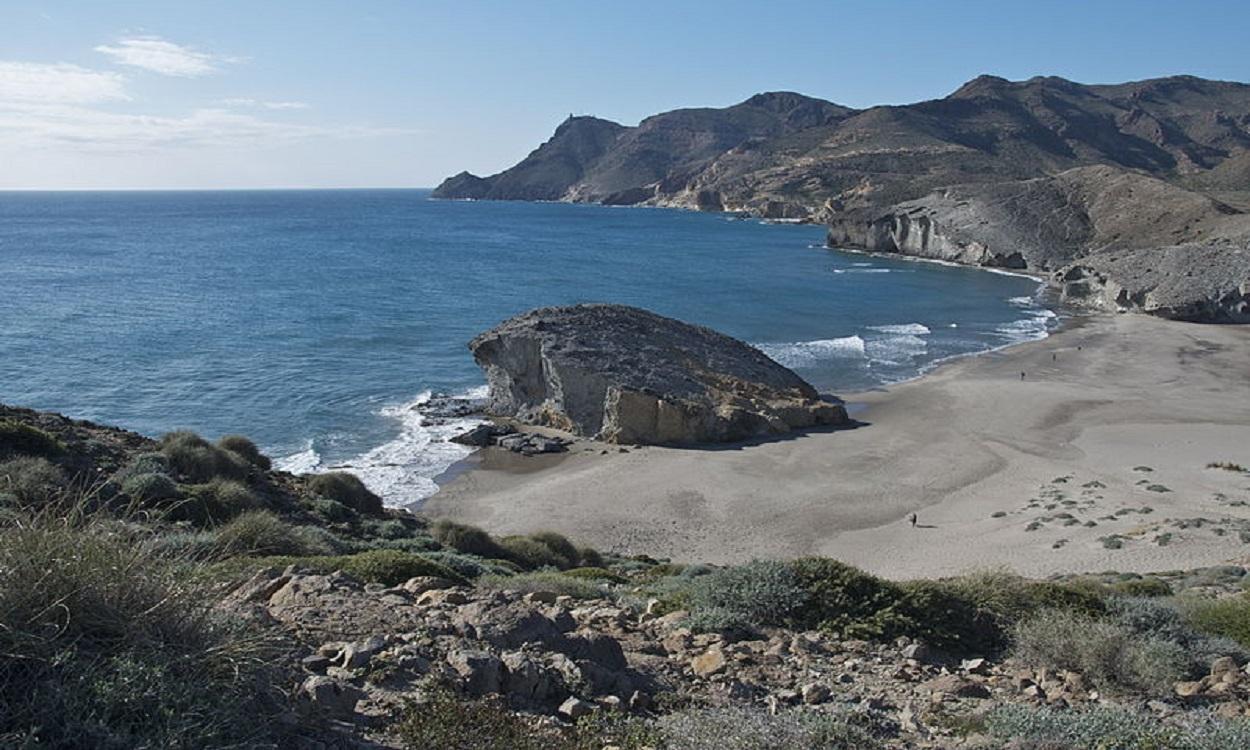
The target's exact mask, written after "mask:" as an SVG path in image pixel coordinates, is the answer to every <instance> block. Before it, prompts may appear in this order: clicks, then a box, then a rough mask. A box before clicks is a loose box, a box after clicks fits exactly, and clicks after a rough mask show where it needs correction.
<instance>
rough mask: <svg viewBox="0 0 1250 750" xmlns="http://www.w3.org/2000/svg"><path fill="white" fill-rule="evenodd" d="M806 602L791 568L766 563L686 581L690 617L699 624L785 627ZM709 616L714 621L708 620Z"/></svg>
mask: <svg viewBox="0 0 1250 750" xmlns="http://www.w3.org/2000/svg"><path fill="white" fill-rule="evenodd" d="M810 599H811V594H810V592H809V590H808V589H807V587H805V586H804V581H803V579H802V578H801V577H800V576H798V575H797V574H796V573H795V570H794V569H793V568H792V567H791V566H789V565H787V564H785V563H780V562H775V561H769V560H756V561H754V562H750V563H747V564H746V565H737V566H734V567H730V568H721V569H719V570H716V571H715V572H713V573H710V574H709V575H706V576H702V577H700V578H695V579H691V581H690V607H691V616H692V617H694V618H695V622H696V623H702V624H709V623H710V622H728V621H731V620H732V621H734V622H735V623H736V624H737V625H738V626H744V627H749V628H754V627H761V626H764V625H785V624H788V623H790V622H793V621H794V620H796V619H797V618H800V617H801V616H802V614H803V612H804V610H805V608H806V607H807V606H808V603H809V601H810ZM700 613H706V614H700ZM711 615H715V619H714V620H709V619H708V618H709V617H710V616H711Z"/></svg>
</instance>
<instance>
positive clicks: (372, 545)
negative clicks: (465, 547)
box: [358, 536, 456, 554]
mask: <svg viewBox="0 0 1250 750" xmlns="http://www.w3.org/2000/svg"><path fill="white" fill-rule="evenodd" d="M358 545H359V546H360V550H359V551H361V552H363V551H365V550H367V549H397V550H399V551H401V552H434V551H436V550H439V549H441V547H440V546H439V544H438V542H436V541H434V540H433V539H431V538H430V537H428V536H410V537H405V538H404V539H368V540H365V541H364V542H360V543H358ZM450 554H456V553H450Z"/></svg>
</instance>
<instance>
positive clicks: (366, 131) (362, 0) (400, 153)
mask: <svg viewBox="0 0 1250 750" xmlns="http://www.w3.org/2000/svg"><path fill="white" fill-rule="evenodd" d="M0 19H2V20H0V189H65V188H75V189H113V188H118V189H132V188H159V189H166V188H274V187H293V188H294V187H311V188H324V187H431V186H434V185H436V184H437V183H438V182H439V181H441V180H442V179H443V178H444V177H446V176H448V175H451V174H454V173H457V172H459V171H461V170H468V171H471V172H474V173H476V174H491V173H494V172H497V171H499V170H501V169H504V168H506V167H508V166H510V165H511V164H513V163H515V162H516V161H518V160H520V159H521V158H523V157H524V156H525V155H526V154H527V153H528V152H529V151H530V150H532V149H533V148H534V147H535V146H537V145H538V144H539V143H541V142H542V141H544V140H545V139H546V138H548V137H549V136H550V134H551V132H552V130H553V129H554V128H555V126H556V125H558V124H559V123H560V122H561V121H562V120H563V119H564V118H565V117H567V116H568V115H569V114H573V113H576V114H593V115H596V116H599V117H605V118H608V119H611V120H616V121H618V122H621V123H624V124H629V125H633V124H636V123H637V122H638V121H639V120H640V119H642V118H643V117H646V116H647V115H650V114H654V113H656V112H662V111H665V110H669V109H674V108H678V107H690V106H726V105H729V104H733V103H735V102H738V101H741V100H743V99H746V98H747V97H749V96H751V95H752V94H754V93H758V92H760V91H780V90H789V91H799V92H801V93H805V94H808V95H811V96H818V97H821V98H825V99H829V100H832V101H835V102H838V103H840V104H844V105H848V106H854V107H867V106H872V105H876V104H902V103H908V102H913V101H919V100H922V99H932V98H938V97H941V96H945V95H946V94H948V93H950V92H951V91H953V90H955V89H956V88H958V86H959V85H960V84H961V83H963V82H964V81H967V80H969V79H971V78H974V77H976V76H977V75H979V74H982V73H989V74H993V75H999V76H1002V77H1004V78H1009V79H1013V80H1015V79H1023V78H1028V77H1031V76H1034V75H1058V76H1063V77H1065V78H1069V79H1072V80H1076V81H1080V82H1084V83H1113V82H1120V81H1126V80H1137V79H1142V78H1152V77H1157V76H1165V75H1175V74H1181V73H1187V74H1191V75H1198V76H1203V77H1209V78H1218V79H1224V80H1236V81H1243V82H1246V81H1250V54H1246V49H1247V41H1248V36H1247V35H1248V33H1250V3H1248V2H1245V0H1240V1H1239V2H1222V1H1220V2H1216V1H1210V2H1193V1H1189V2H1184V3H1180V2H1175V0H1171V1H1170V2H1158V1H1156V0H1123V1H1112V0H1106V1H1103V2H1098V1H1097V0H1085V1H1084V2H1069V1H1068V0H1048V1H1047V2H1037V1H1036V0H1032V1H1030V2H1016V1H1014V0H996V1H995V2H983V1H982V0H963V1H959V0H947V1H946V2H940V1H939V0H930V1H928V2H923V1H920V0H916V1H910V0H876V1H875V2H839V1H836V0H824V1H821V0H806V1H800V0H771V1H770V2H763V3H761V2H758V0H756V1H754V2H737V1H736V0H722V1H720V2H683V1H682V0H667V2H651V1H650V0H636V1H635V2H616V3H607V2H598V1H596V0H581V1H580V2H573V1H570V2H562V1H554V0H553V1H550V2H547V1H544V0H524V1H522V0H515V1H514V2H489V1H486V0H480V1H479V0H456V1H454V2H441V1H438V0H429V1H426V0H355V1H354V2H319V1H317V0H299V1H298V2H294V1H291V2H288V1H287V0H248V1H247V2H238V1H236V0H213V1H212V2H198V1H193V0H177V1H173V2H171V1H170V0H161V1H160V2H156V1H134V2H110V1H108V0H91V1H87V0H82V1H79V2H62V1H56V0H47V1H44V0H0Z"/></svg>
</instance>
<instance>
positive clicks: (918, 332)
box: [868, 323, 933, 336]
mask: <svg viewBox="0 0 1250 750" xmlns="http://www.w3.org/2000/svg"><path fill="white" fill-rule="evenodd" d="M868 330H870V331H877V332H878V333H899V334H907V335H910V336H923V335H925V334H926V333H933V331H931V330H929V326H927V325H924V324H923V323H901V324H898V325H888V326H868Z"/></svg>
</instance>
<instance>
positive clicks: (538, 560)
mask: <svg viewBox="0 0 1250 750" xmlns="http://www.w3.org/2000/svg"><path fill="white" fill-rule="evenodd" d="M498 545H499V547H500V548H501V549H502V551H503V554H502V557H506V558H507V559H509V560H512V561H513V562H515V563H516V564H517V565H520V566H521V567H522V568H524V569H525V570H539V569H542V568H557V569H560V568H567V567H568V558H565V557H561V556H560V555H558V554H556V553H555V552H554V551H553V550H552V549H551V548H550V547H548V546H547V545H545V544H543V543H542V542H540V541H537V540H535V539H533V538H531V537H528V536H506V537H504V538H503V539H500V540H499V541H498Z"/></svg>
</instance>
